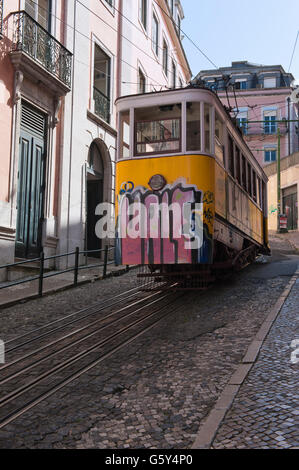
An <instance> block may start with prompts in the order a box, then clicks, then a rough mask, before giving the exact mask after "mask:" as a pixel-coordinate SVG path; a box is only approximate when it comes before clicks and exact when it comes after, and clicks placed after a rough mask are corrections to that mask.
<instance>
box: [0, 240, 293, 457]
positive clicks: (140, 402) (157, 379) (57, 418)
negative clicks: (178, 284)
mask: <svg viewBox="0 0 299 470" xmlns="http://www.w3.org/2000/svg"><path fill="white" fill-rule="evenodd" d="M273 246H274V248H275V249H274V252H273V256H272V258H271V259H270V260H267V262H265V263H264V262H263V260H262V262H258V263H255V264H253V265H252V266H250V267H248V268H246V269H245V270H244V271H242V272H241V273H239V274H238V275H236V276H235V277H234V278H232V279H229V280H227V281H225V282H222V283H217V284H215V285H214V286H213V287H212V288H211V289H210V290H209V291H206V292H204V293H194V292H192V293H190V292H189V293H188V294H185V296H184V297H183V298H182V299H178V300H177V302H176V303H175V304H174V307H172V308H173V312H172V314H171V316H169V317H168V318H167V319H166V320H163V321H162V322H161V323H159V324H158V325H157V326H155V327H154V328H153V329H152V330H150V331H149V332H147V333H145V334H144V335H142V336H141V337H139V338H138V339H137V340H136V341H134V342H133V343H131V344H130V345H128V346H126V347H125V348H123V349H122V350H120V351H119V352H117V353H116V354H114V355H113V356H112V357H110V358H109V360H105V361H104V362H102V363H101V365H99V366H97V367H95V368H93V369H91V370H90V371H89V372H88V373H86V374H85V375H83V376H81V377H80V378H79V379H77V380H76V381H74V382H72V383H70V384H69V385H67V386H66V387H64V388H63V389H62V390H60V391H58V392H57V393H56V394H55V395H53V396H51V397H50V398H48V399H46V400H45V401H43V402H42V403H40V404H39V405H37V406H36V407H34V408H33V409H32V410H30V411H28V412H27V413H26V414H24V415H23V416H22V417H20V418H18V419H16V420H15V421H14V422H12V423H11V424H8V425H7V426H5V427H4V428H3V429H2V430H0V447H1V448H50V449H51V448H58V449H75V448H77V449H86V448H102V449H103V448H105V449H122V448H131V449H137V448H151V449H155V448H161V449H172V448H174V449H179V448H180V449H188V448H191V446H192V444H193V442H194V440H195V439H196V436H197V433H198V429H199V427H200V425H201V423H202V422H204V420H205V418H206V417H207V416H208V415H209V413H210V411H211V410H212V409H213V407H214V405H215V403H216V402H217V400H218V398H219V396H220V395H221V392H222V391H223V389H224V388H225V386H226V384H227V383H228V381H229V379H230V378H231V376H232V375H233V374H234V372H235V371H236V370H237V368H238V366H239V364H240V362H241V360H242V358H243V357H244V355H245V353H246V351H247V348H248V346H249V345H250V343H251V341H252V339H253V338H254V337H255V335H256V333H257V331H258V330H259V328H260V326H261V325H262V323H263V321H264V320H265V318H266V317H267V314H268V312H269V309H270V308H271V306H272V305H274V304H275V302H276V301H277V299H278V298H279V296H280V295H281V294H282V292H283V291H284V289H285V287H286V286H287V284H288V283H289V280H290V278H291V276H292V275H293V273H294V272H295V271H296V269H297V264H298V259H299V258H298V256H297V255H295V254H294V251H293V249H292V247H291V246H290V245H288V244H287V243H286V242H281V241H280V240H276V241H274V242H273ZM135 286H136V272H135V271H134V270H133V271H131V272H130V273H128V274H125V275H123V276H121V277H115V278H110V279H106V280H103V281H96V282H94V283H92V284H88V285H85V286H80V287H78V288H77V289H74V290H69V291H66V292H62V293H58V294H55V295H52V296H48V297H45V298H42V299H36V300H34V301H30V302H27V303H24V304H22V305H17V306H14V307H11V308H7V309H3V310H2V311H1V317H0V321H1V334H0V337H1V339H3V340H5V341H8V340H9V339H11V338H13V337H15V336H18V335H20V334H22V333H26V332H28V331H31V330H33V329H34V328H37V327H39V326H42V325H43V324H45V323H47V322H49V321H53V320H55V319H58V318H59V317H61V316H63V315H66V314H68V313H70V312H73V311H75V310H78V309H79V308H82V307H84V306H86V304H87V303H88V304H91V303H93V302H96V301H98V300H100V299H108V298H110V297H112V296H113V295H115V293H116V292H122V291H126V290H128V289H130V288H132V287H135ZM298 289H299V286H298V285H296V287H294V289H293V291H292V296H290V297H289V299H288V300H287V302H286V305H285V307H284V309H283V311H282V312H281V314H280V316H279V318H278V320H277V323H276V324H275V326H274V327H273V329H272V330H271V334H270V335H269V337H268V338H267V342H266V343H265V349H263V351H262V353H261V356H260V358H259V360H258V362H257V364H256V366H255V368H254V369H252V371H251V373H250V375H249V377H248V382H246V383H245V384H244V387H243V388H242V389H241V391H240V395H238V396H237V398H236V400H235V403H234V405H233V407H232V409H231V411H230V412H229V413H228V414H227V418H226V419H225V422H224V425H223V427H221V428H220V430H219V433H218V434H217V436H216V439H215V442H214V444H213V447H215V448H226V447H229V448H230V447H238V446H240V447H242V446H243V447H248V448H249V447H255V446H260V447H267V446H268V447H278V448H280V447H282V446H283V447H284V446H290V447H295V446H297V445H298V440H296V438H297V437H296V431H295V429H296V426H295V419H296V416H297V415H296V413H295V412H296V398H295V394H296V390H295V379H296V373H297V367H298V365H296V364H291V363H290V357H291V352H292V350H291V349H290V344H291V341H292V340H294V339H296V336H295V323H294V322H295V321H297V324H298V318H297V315H298V314H297V311H296V305H297V304H298V300H297V299H296V295H298ZM293 294H294V295H293ZM273 346H274V350H273ZM261 383H263V384H264V385H266V390H265V387H264V388H263V389H261V390H260V389H259V386H260V385H259V384H261ZM278 384H280V387H278ZM284 384H287V386H284ZM275 391H276V393H278V398H277V399H276V396H274V395H275V393H274V392H275ZM257 397H258V398H257ZM277 400H278V401H277ZM278 402H279V403H278ZM257 404H258V406H257ZM289 407H290V408H289ZM277 416H278V417H279V419H278V418H277ZM297 417H298V416H297ZM256 422H258V423H259V424H258V426H256ZM272 422H273V423H274V424H273V425H271V423H272ZM260 433H261V434H260ZM287 433H288V436H287ZM261 435H262V436H263V438H261ZM257 439H258V440H257Z"/></svg>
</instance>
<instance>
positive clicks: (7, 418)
mask: <svg viewBox="0 0 299 470" xmlns="http://www.w3.org/2000/svg"><path fill="white" fill-rule="evenodd" d="M172 294H173V293H169V294H166V295H165V296H164V297H163V298H166V297H168V296H170V295H172ZM180 297H182V296H179V298H180ZM159 300H161V299H156V300H155V301H152V302H150V303H149V304H147V305H146V306H143V307H142V308H139V309H137V311H140V310H142V309H144V308H146V307H149V306H150V305H152V304H154V303H156V302H158V301H159ZM176 300H177V298H176V299H175V300H174V301H176ZM168 307H169V304H167V305H165V306H163V307H162V308H161V307H160V308H159V307H158V308H157V309H155V310H154V311H153V312H151V313H149V314H147V315H145V316H144V317H142V318H139V319H138V320H135V321H134V322H132V323H130V324H129V325H126V326H125V327H123V328H121V330H119V331H117V332H116V333H114V334H112V335H110V336H108V337H107V338H106V339H103V340H102V341H100V342H99V343H97V344H96V345H93V346H91V347H89V348H88V349H87V350H85V351H83V352H81V353H78V354H76V355H75V356H73V357H72V358H70V359H68V360H67V361H64V362H63V363H61V364H59V365H57V366H55V367H54V368H52V369H50V371H47V372H45V373H43V374H41V375H40V376H39V377H37V378H36V379H34V380H33V381H31V382H29V383H28V384H26V385H24V386H22V387H20V388H19V389H17V390H16V391H14V392H12V393H10V394H8V395H6V396H5V397H3V398H2V399H1V400H0V407H1V408H2V407H4V406H5V405H6V404H8V403H10V402H11V401H12V400H14V399H15V398H17V397H19V396H21V395H22V394H24V393H25V392H27V391H29V390H31V389H32V388H34V386H35V385H36V384H37V383H39V382H41V381H42V380H44V379H45V378H48V377H51V376H52V375H54V374H55V373H56V372H60V371H62V370H64V369H66V368H67V367H69V366H70V365H73V364H74V363H76V362H78V361H79V360H80V359H82V358H83V357H86V356H87V355H88V354H90V353H91V352H93V351H95V350H96V349H98V348H99V347H100V346H103V345H105V344H109V343H110V342H111V341H112V339H115V338H117V337H119V336H121V335H122V334H123V333H124V332H126V331H129V330H130V329H131V328H133V327H135V326H136V325H139V324H141V323H142V322H144V321H145V320H148V319H149V318H151V317H153V316H156V315H157V314H158V313H162V312H163V311H165V309H167V313H166V314H164V315H162V317H159V318H158V319H155V320H154V321H153V322H152V323H151V324H150V325H149V326H146V327H145V328H144V329H143V330H142V331H140V332H138V333H137V334H136V333H135V334H133V335H132V336H131V337H130V338H129V339H126V340H124V341H122V342H121V343H120V344H119V345H117V346H115V347H112V349H111V350H110V351H108V352H105V353H103V354H102V355H100V356H99V357H98V358H97V359H96V360H93V361H92V362H90V363H89V364H87V365H85V366H83V367H82V368H80V369H79V370H78V371H77V372H75V373H73V374H71V375H70V376H69V377H67V378H65V379H63V380H62V381H60V382H59V383H58V384H56V385H55V386H54V387H52V388H50V389H49V390H48V391H46V392H44V393H42V394H40V395H39V396H37V397H35V398H34V399H33V400H31V401H29V402H28V403H26V404H25V405H24V406H22V407H21V408H18V409H17V410H14V411H13V412H11V413H10V414H9V415H7V416H5V417H4V418H3V419H2V421H1V422H0V429H2V428H3V427H4V426H6V425H7V424H9V423H10V422H12V421H13V420H15V419H16V418H18V417H19V416H21V415H22V414H24V413H25V412H26V411H28V410H29V409H31V408H33V407H34V406H36V405H37V404H38V403H40V402H41V401H43V400H45V399H46V398H48V397H49V396H51V395H52V394H54V393H55V392H56V391H58V390H60V389H61V388H63V387H64V386H66V385H67V384H69V383H70V382H72V381H73V380H75V379H76V378H78V377H80V376H81V375H82V374H84V373H85V372H87V371H88V370H90V369H91V368H93V367H95V366H96V365H97V364H99V363H100V362H102V361H103V360H105V359H106V358H107V357H110V356H111V355H112V354H114V353H115V352H117V351H118V350H119V349H121V348H122V347H123V346H125V345H127V344H129V343H131V342H133V341H134V340H135V339H136V338H138V337H139V336H141V335H142V334H144V333H145V332H146V331H148V330H149V329H151V328H152V327H153V326H155V325H156V324H157V323H158V322H160V321H162V320H163V319H164V318H166V317H167V316H168V315H170V314H171V313H173V310H171V311H169V308H168ZM135 313H136V312H135Z"/></svg>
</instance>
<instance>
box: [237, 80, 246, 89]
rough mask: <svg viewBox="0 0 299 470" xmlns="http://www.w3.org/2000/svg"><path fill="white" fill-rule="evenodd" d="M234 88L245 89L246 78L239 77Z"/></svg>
mask: <svg viewBox="0 0 299 470" xmlns="http://www.w3.org/2000/svg"><path fill="white" fill-rule="evenodd" d="M235 89H236V90H247V80H246V79H240V80H236V81H235Z"/></svg>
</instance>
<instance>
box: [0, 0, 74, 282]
mask: <svg viewBox="0 0 299 470" xmlns="http://www.w3.org/2000/svg"><path fill="white" fill-rule="evenodd" d="M1 6H2V18H1V19H2V38H1V41H0V50H1V55H0V138H1V158H0V167H1V171H0V188H1V189H0V263H1V264H4V263H8V262H14V261H16V260H18V259H24V258H25V259H26V258H35V257H38V256H39V254H40V251H41V249H42V248H43V250H44V251H45V254H48V255H51V254H53V252H55V249H56V246H57V239H56V223H57V217H58V199H59V168H60V159H61V149H60V143H61V138H62V128H63V125H62V121H61V117H62V116H63V105H64V99H65V96H66V95H67V94H68V93H69V92H70V91H71V80H72V54H71V53H70V51H68V50H67V49H66V48H65V47H64V42H65V36H66V26H65V21H64V18H65V13H66V2H65V1H64V0H56V1H55V2H50V1H46V0H38V1H35V2H33V1H31V0H19V1H17V0H10V1H9V2H8V1H3V0H1ZM54 7H55V9H54ZM4 277H5V271H3V270H1V272H0V279H3V278H4Z"/></svg>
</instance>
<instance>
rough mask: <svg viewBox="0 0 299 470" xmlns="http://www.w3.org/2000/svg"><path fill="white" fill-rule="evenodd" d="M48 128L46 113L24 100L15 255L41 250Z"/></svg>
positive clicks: (30, 254)
mask: <svg viewBox="0 0 299 470" xmlns="http://www.w3.org/2000/svg"><path fill="white" fill-rule="evenodd" d="M45 131H46V117H45V115H43V114H41V113H40V112H39V111H38V110H36V109H33V108H31V107H30V106H29V105H27V104H25V103H22V108H21V128H20V153H19V167H18V195H17V227H16V249H15V253H16V256H17V257H20V258H36V257H38V256H39V254H40V252H41V246H42V245H41V243H42V219H43V205H44V190H45V175H44V173H45V159H46V137H45Z"/></svg>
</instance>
